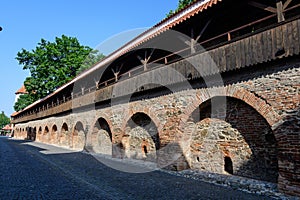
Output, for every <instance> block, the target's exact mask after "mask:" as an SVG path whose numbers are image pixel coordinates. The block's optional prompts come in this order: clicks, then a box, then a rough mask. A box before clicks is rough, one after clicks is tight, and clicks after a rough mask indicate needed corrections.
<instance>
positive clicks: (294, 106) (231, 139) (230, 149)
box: [14, 60, 300, 196]
mask: <svg viewBox="0 0 300 200" xmlns="http://www.w3.org/2000/svg"><path fill="white" fill-rule="evenodd" d="M299 63H300V62H299V61H297V60H295V61H293V62H289V63H281V64H276V65H275V64H274V63H273V64H272V63H271V64H268V65H267V64H265V65H264V64H262V65H259V66H256V67H255V68H254V67H253V68H251V69H243V70H240V71H238V73H236V72H228V73H225V74H222V76H223V80H224V85H223V86H218V87H213V88H206V87H204V86H202V85H201V84H200V83H198V82H197V81H196V80H195V85H198V87H196V89H190V90H184V91H179V92H175V93H171V94H166V95H161V96H158V97H155V98H147V99H142V100H136V101H132V102H130V103H120V104H117V105H113V106H108V107H103V108H97V109H96V108H93V109H86V110H82V111H74V112H72V113H70V114H66V115H64V116H56V117H49V118H46V119H41V120H36V121H30V122H27V123H20V124H17V125H16V126H15V131H14V132H15V137H17V138H25V137H28V136H29V137H31V138H33V139H36V140H37V141H40V142H45V143H50V144H55V145H59V146H64V147H68V148H73V149H84V148H85V149H86V150H88V151H93V152H96V153H102V154H108V155H112V156H113V157H117V158H124V157H129V158H134V159H144V160H149V161H152V162H157V164H158V165H159V166H161V167H165V168H168V169H175V170H182V169H187V168H192V169H195V170H206V171H210V172H215V173H225V174H233V175H239V176H245V177H250V178H254V179H260V180H266V181H271V182H277V183H278V187H279V189H280V190H281V191H283V192H285V193H287V194H291V195H298V196H300V192H299V191H300V129H299V118H300V108H299V101H300V93H299V89H300V64H299Z"/></svg>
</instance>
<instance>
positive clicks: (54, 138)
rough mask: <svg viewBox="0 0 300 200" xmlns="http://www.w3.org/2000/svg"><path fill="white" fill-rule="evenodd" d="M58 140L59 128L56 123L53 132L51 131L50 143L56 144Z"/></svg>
mask: <svg viewBox="0 0 300 200" xmlns="http://www.w3.org/2000/svg"><path fill="white" fill-rule="evenodd" d="M57 140H58V127H57V125H56V124H55V123H54V124H53V125H52V126H51V130H50V143H51V144H56V143H57Z"/></svg>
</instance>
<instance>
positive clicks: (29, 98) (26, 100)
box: [14, 94, 34, 111]
mask: <svg viewBox="0 0 300 200" xmlns="http://www.w3.org/2000/svg"><path fill="white" fill-rule="evenodd" d="M32 102H34V99H33V95H29V94H22V95H21V96H20V97H19V99H18V101H17V102H16V103H15V105H14V109H15V110H16V111H19V110H23V109H24V108H26V107H27V106H28V105H30V104H31V103H32Z"/></svg>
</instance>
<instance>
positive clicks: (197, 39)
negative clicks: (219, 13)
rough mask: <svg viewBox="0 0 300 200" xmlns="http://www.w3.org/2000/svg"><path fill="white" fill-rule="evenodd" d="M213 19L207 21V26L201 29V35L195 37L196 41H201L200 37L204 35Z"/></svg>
mask: <svg viewBox="0 0 300 200" xmlns="http://www.w3.org/2000/svg"><path fill="white" fill-rule="evenodd" d="M210 22H211V19H210V20H209V21H208V22H206V24H205V26H204V27H203V29H202V30H201V32H200V33H199V35H198V36H197V38H196V39H195V41H196V42H198V41H199V39H200V38H201V36H202V35H203V33H204V31H205V30H206V29H207V27H208V25H209V24H210Z"/></svg>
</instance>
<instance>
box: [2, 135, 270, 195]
mask: <svg viewBox="0 0 300 200" xmlns="http://www.w3.org/2000/svg"><path fill="white" fill-rule="evenodd" d="M0 160H1V163H0V166H1V168H0V169H1V175H0V177H1V182H0V199H5V200H8V199H271V198H269V197H267V196H258V195H255V194H249V193H245V192H242V191H238V190H233V189H230V188H228V187H222V186H216V185H213V184H209V183H205V182H202V181H199V180H192V179H189V178H184V177H180V176H175V175H172V174H168V173H164V172H161V171H154V172H149V173H143V174H138V173H125V172H120V171H117V170H114V169H111V168H109V167H107V166H105V165H103V164H102V163H101V162H99V161H98V160H97V159H95V158H94V157H93V156H91V155H90V154H87V153H81V152H75V151H69V150H65V149H62V148H58V147H53V146H50V145H45V144H41V143H37V142H28V141H22V140H13V139H10V138H7V137H0Z"/></svg>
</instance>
